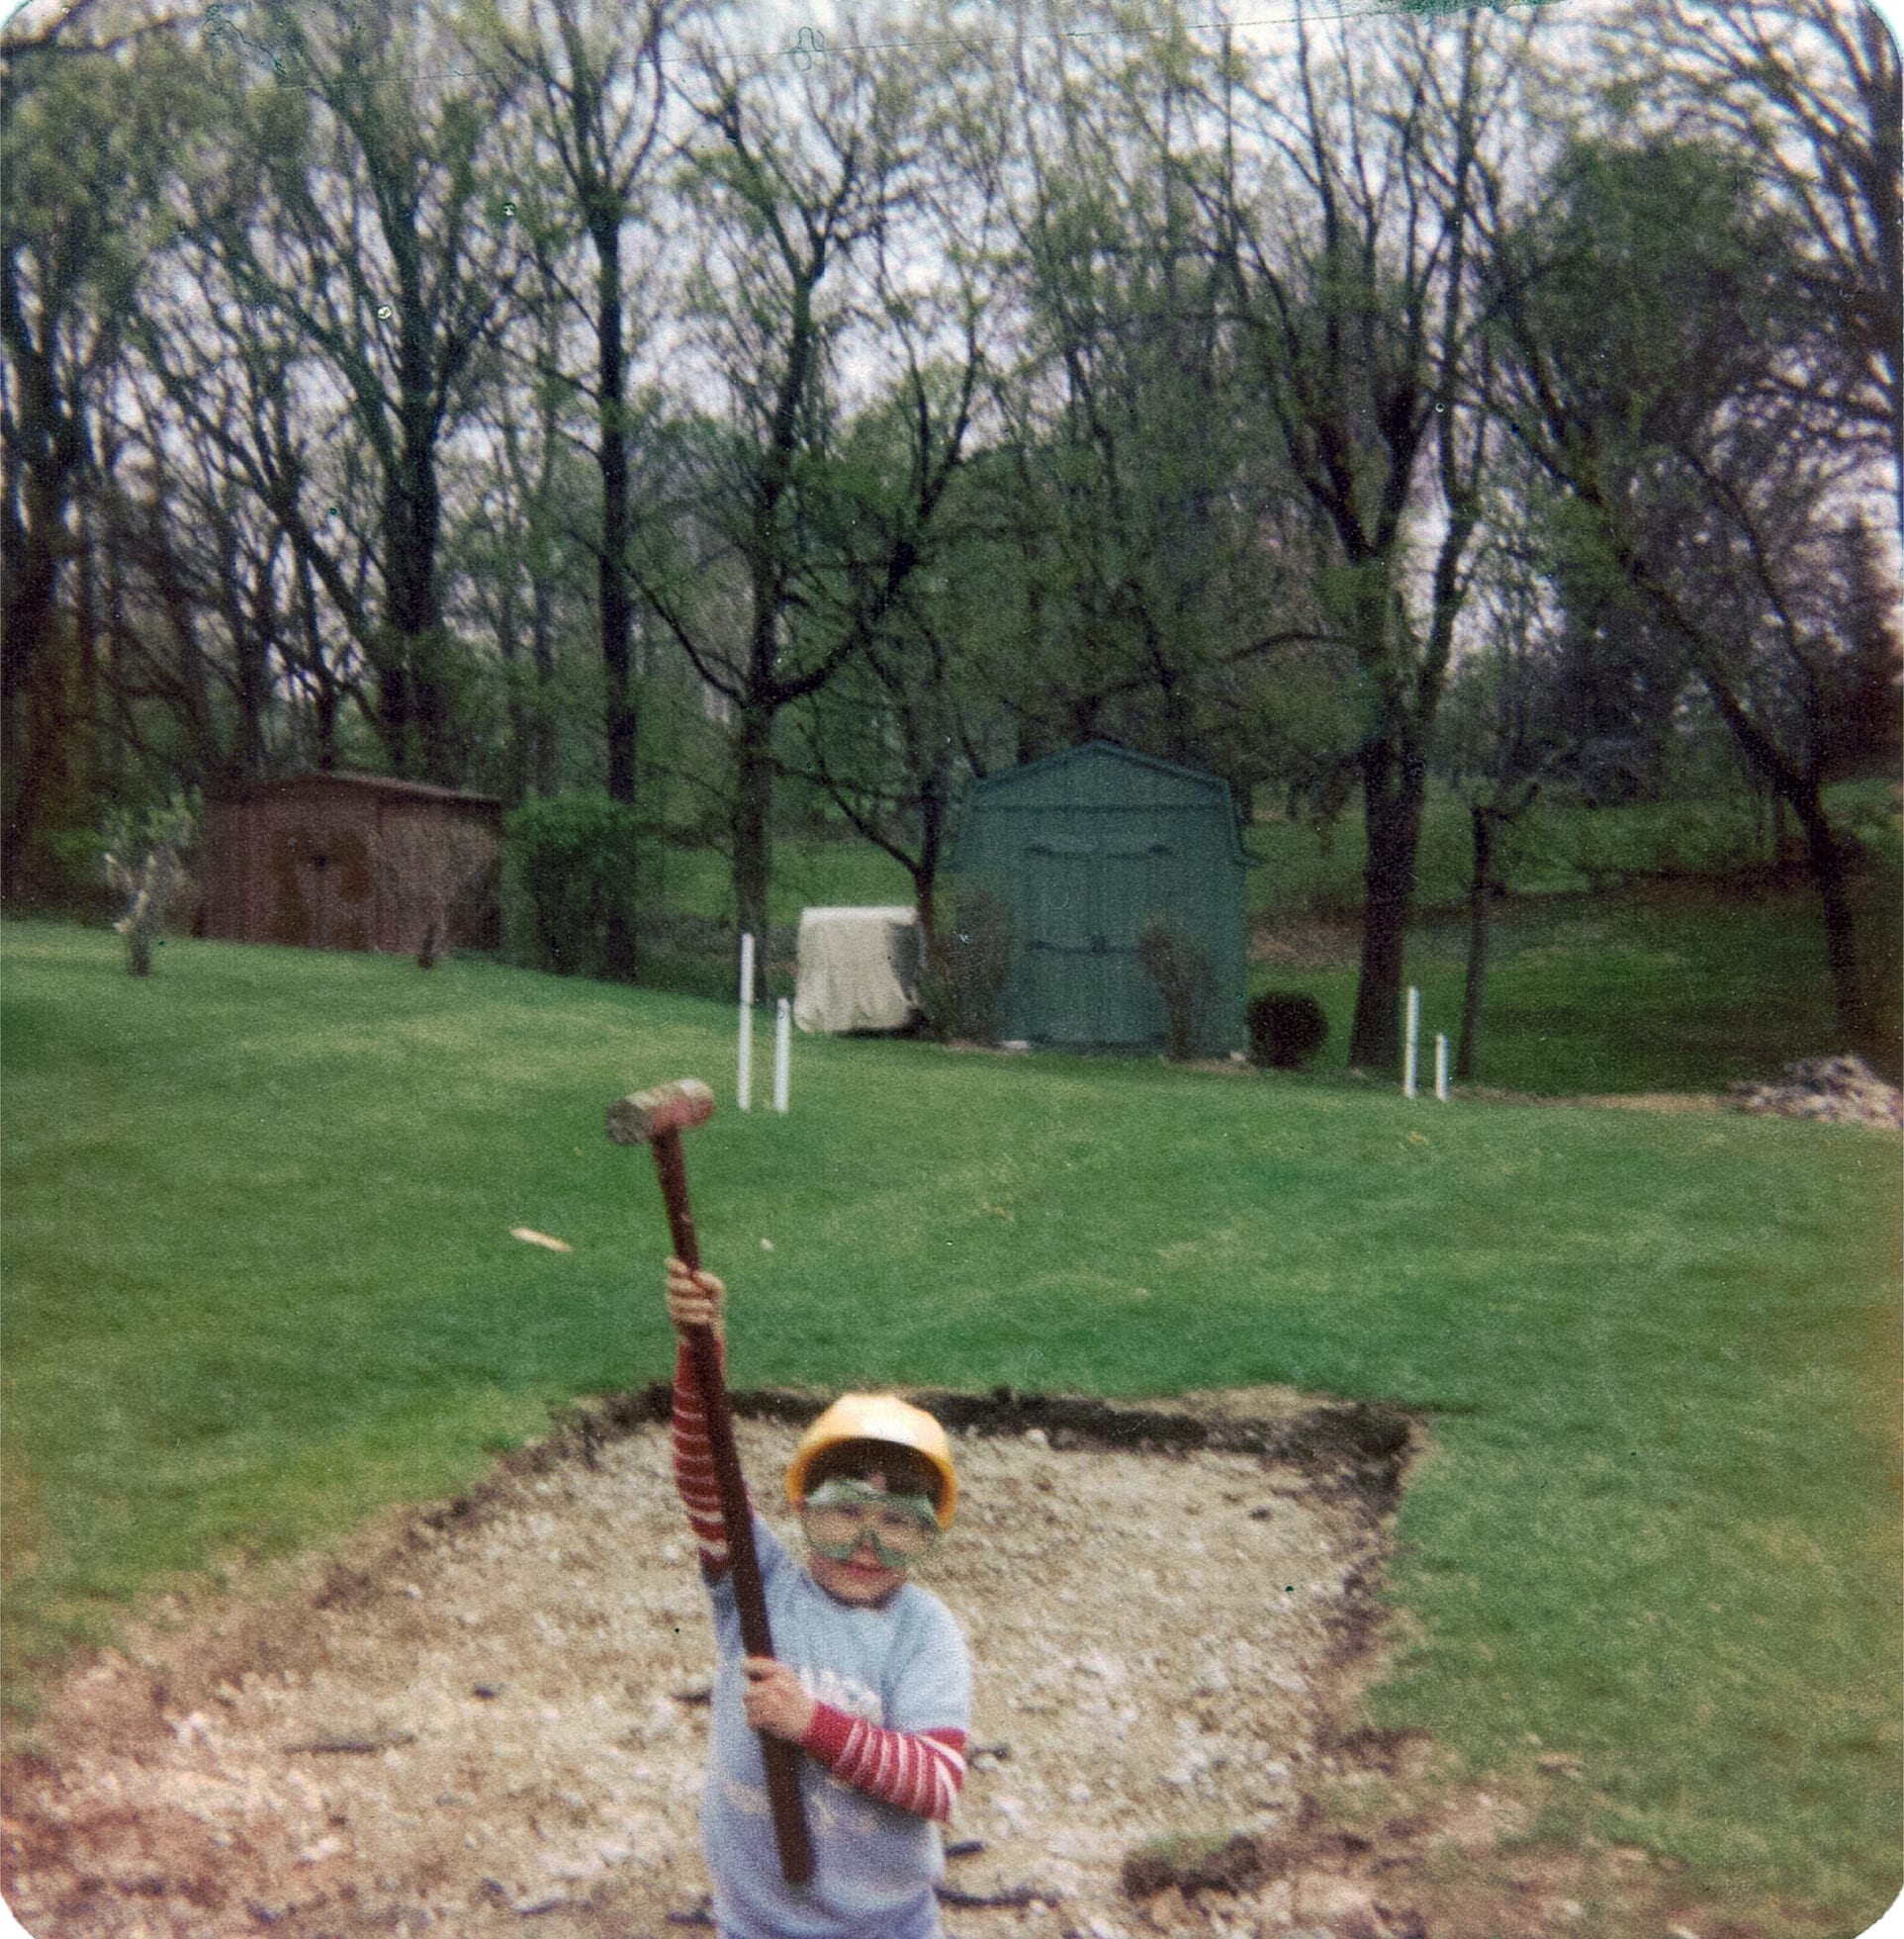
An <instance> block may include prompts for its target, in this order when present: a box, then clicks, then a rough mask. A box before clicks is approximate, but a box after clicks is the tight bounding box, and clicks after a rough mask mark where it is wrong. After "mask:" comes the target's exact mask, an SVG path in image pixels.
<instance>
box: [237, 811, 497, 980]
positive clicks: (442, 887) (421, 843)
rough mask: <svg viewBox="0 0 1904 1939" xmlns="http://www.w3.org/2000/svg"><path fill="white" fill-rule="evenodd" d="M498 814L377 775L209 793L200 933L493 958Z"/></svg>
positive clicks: (298, 945) (308, 944)
mask: <svg viewBox="0 0 1904 1939" xmlns="http://www.w3.org/2000/svg"><path fill="white" fill-rule="evenodd" d="M501 855H502V803H501V802H500V801H498V800H494V799H492V798H491V797H490V796H488V795H483V794H463V793H459V792H458V791H457V790H456V789H454V788H449V787H429V786H425V785H423V784H421V783H420V782H408V781H392V780H389V779H387V778H385V777H382V776H377V775H340V774H308V775H295V776H292V777H291V778H289V779H288V780H284V781H256V782H243V783H239V784H236V785H230V786H227V787H224V788H221V789H217V790H214V791H211V792H209V793H208V795H207V798H206V803H205V829H204V839H203V844H202V853H201V870H202V881H203V887H204V895H205V919H204V927H205V934H206V935H207V936H210V937H214V938H217V939H219V940H221V941H224V942H228V943H284V944H288V945H291V946H292V947H295V948H302V949H320V950H386V951H391V952H395V953H401V954H411V953H414V952H417V951H420V950H421V949H422V948H423V947H424V944H425V942H426V940H427V939H429V938H430V937H431V936H432V932H433V936H434V941H435V945H436V947H437V948H439V949H452V948H464V949H494V948H495V947H496V946H497V943H498V941H499V935H500V929H501V914H500V907H499V900H498V887H499V879H500V873H501Z"/></svg>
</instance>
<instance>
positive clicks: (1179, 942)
mask: <svg viewBox="0 0 1904 1939" xmlns="http://www.w3.org/2000/svg"><path fill="white" fill-rule="evenodd" d="M1137 962H1138V964H1139V965H1140V966H1141V967H1142V969H1143V972H1144V974H1145V975H1147V976H1148V977H1149V978H1150V980H1151V981H1152V982H1153V983H1155V984H1156V986H1157V994H1158V995H1159V996H1161V997H1162V998H1163V1016H1164V1044H1165V1047H1166V1049H1167V1051H1168V1054H1169V1056H1170V1059H1171V1061H1172V1062H1176V1063H1188V1062H1190V1061H1191V1060H1192V1059H1193V1058H1195V1057H1196V1056H1197V1054H1198V1052H1199V1051H1201V1050H1202V1049H1203V1047H1204V1044H1205V1041H1206V1038H1207V1035H1208V1031H1207V1022H1208V1016H1209V1010H1210V999H1211V997H1212V996H1214V995H1215V994H1216V990H1217V976H1216V972H1215V970H1213V969H1211V967H1210V957H1209V955H1208V954H1207V953H1206V952H1205V951H1204V950H1202V949H1200V948H1199V947H1198V946H1197V945H1196V944H1195V943H1193V942H1192V941H1191V940H1190V938H1189V937H1187V936H1186V935H1185V934H1184V933H1183V931H1182V930H1181V929H1179V928H1177V927H1176V926H1175V924H1173V923H1169V922H1164V921H1162V920H1158V921H1153V922H1149V923H1146V924H1145V925H1144V927H1143V928H1142V929H1141V930H1140V931H1139V932H1138V934H1137Z"/></svg>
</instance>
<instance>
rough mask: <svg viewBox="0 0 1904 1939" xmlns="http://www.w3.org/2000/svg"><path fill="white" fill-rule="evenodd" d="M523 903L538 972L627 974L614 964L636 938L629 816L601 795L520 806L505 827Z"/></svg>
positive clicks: (634, 828) (632, 821)
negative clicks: (525, 902)
mask: <svg viewBox="0 0 1904 1939" xmlns="http://www.w3.org/2000/svg"><path fill="white" fill-rule="evenodd" d="M503 834H504V838H505V840H506V842H507V845H508V852H509V859H510V861H511V863H512V864H513V870H514V876H515V879H516V882H517V884H518V885H519V888H520V892H521V893H522V894H523V895H524V896H525V897H526V898H527V901H528V905H529V913H530V917H531V921H532V924H533V928H534V936H535V952H536V957H537V961H538V965H539V967H540V968H542V969H553V970H555V971H557V972H558V973H559V974H562V975H568V976H608V975H616V974H622V975H625V974H627V973H628V972H629V971H630V969H632V967H633V966H632V965H631V964H629V963H627V962H625V961H624V962H617V961H616V958H617V955H623V956H625V955H626V954H627V939H629V938H632V936H633V935H634V927H635V907H636V900H637V897H636V863H637V858H638V855H639V849H640V843H639V839H638V823H637V821H636V817H635V811H634V809H633V808H631V807H629V806H628V805H627V804H626V803H625V802H621V801H611V800H609V799H608V797H607V796H606V795H605V794H556V795H550V796H548V797H546V798H543V799H537V800H530V801H524V802H523V804H522V805H521V806H520V807H519V808H516V809H514V810H513V811H512V812H511V813H510V815H509V817H508V819H507V821H506V822H505V823H504V824H503Z"/></svg>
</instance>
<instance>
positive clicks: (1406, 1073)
mask: <svg viewBox="0 0 1904 1939" xmlns="http://www.w3.org/2000/svg"><path fill="white" fill-rule="evenodd" d="M1420 1042H1421V992H1420V991H1419V990H1418V989H1416V988H1415V987H1414V986H1413V985H1412V984H1410V985H1409V987H1408V1035H1407V1041H1406V1043H1405V1046H1404V1048H1403V1052H1402V1095H1403V1096H1404V1097H1412V1096H1413V1095H1414V1066H1415V1053H1416V1050H1417V1048H1418V1047H1419V1045H1420Z"/></svg>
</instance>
